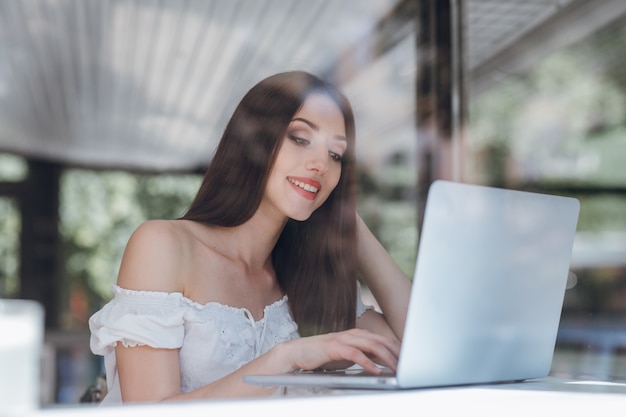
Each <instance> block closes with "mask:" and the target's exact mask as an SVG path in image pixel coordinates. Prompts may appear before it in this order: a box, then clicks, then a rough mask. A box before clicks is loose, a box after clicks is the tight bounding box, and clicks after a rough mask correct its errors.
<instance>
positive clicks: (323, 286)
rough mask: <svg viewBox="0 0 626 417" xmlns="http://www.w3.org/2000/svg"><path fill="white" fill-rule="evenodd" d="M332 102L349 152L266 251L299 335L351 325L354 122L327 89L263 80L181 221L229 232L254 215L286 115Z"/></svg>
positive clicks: (290, 75) (302, 80) (340, 98)
mask: <svg viewBox="0 0 626 417" xmlns="http://www.w3.org/2000/svg"><path fill="white" fill-rule="evenodd" d="M314 92H315V93H317V92H321V93H324V94H326V95H328V96H329V97H330V98H331V99H333V100H334V101H335V102H336V103H337V105H338V106H339V108H340V109H341V111H342V114H343V118H344V121H345V128H346V138H347V141H348V149H347V151H346V153H345V154H344V155H343V156H344V157H343V162H342V170H341V177H340V179H339V183H338V184H337V186H336V187H335V189H334V190H333V192H332V193H331V194H330V196H329V197H328V199H327V200H326V202H325V203H324V204H323V205H322V206H321V207H320V208H319V209H317V210H316V211H315V212H314V213H313V214H312V215H311V216H310V217H309V219H308V220H306V221H302V222H301V221H295V220H292V219H290V220H288V221H287V224H286V226H285V228H284V229H283V232H282V234H281V235H280V237H279V240H278V242H277V244H276V246H275V248H274V250H273V252H272V262H273V266H274V270H275V272H276V277H277V279H278V282H279V284H280V286H281V288H282V290H283V291H284V292H285V294H287V296H288V299H289V305H290V308H291V311H292V314H293V316H294V319H295V320H296V322H297V323H298V326H299V329H300V334H301V335H310V334H318V333H325V332H329V331H339V330H344V329H347V328H351V327H354V324H355V320H356V312H355V309H356V274H357V273H356V212H355V209H356V207H355V206H356V204H355V167H354V145H355V127H354V115H353V112H352V108H351V106H350V103H349V102H348V100H347V99H346V98H345V96H344V95H343V94H342V93H341V92H340V91H338V90H337V89H336V88H335V87H334V86H333V85H331V84H329V83H327V82H325V81H323V80H321V79H319V78H317V77H315V76H313V75H311V74H309V73H306V72H302V71H293V72H285V73H280V74H276V75H273V76H270V77H268V78H266V79H264V80H262V81H260V82H259V83H258V84H256V85H255V86H254V87H252V89H250V91H249V92H248V93H247V94H246V95H245V96H244V97H243V99H242V100H241V102H240V103H239V105H238V106H237V108H236V109H235V112H234V113H233V115H232V117H231V119H230V121H229V123H228V125H227V126H226V129H225V130H224V134H223V135H222V139H221V140H220V143H219V145H218V147H217V150H216V152H215V155H214V157H213V159H212V161H211V163H210V165H209V167H208V169H207V171H206V173H205V176H204V179H203V182H202V185H201V186H200V189H199V190H198V193H197V195H196V197H195V199H194V201H193V202H192V204H191V206H190V207H189V209H188V211H187V213H185V215H184V216H183V217H182V218H183V219H187V220H194V221H199V222H203V223H206V224H212V225H218V226H224V227H234V226H238V225H241V224H243V223H245V222H246V221H247V220H249V219H250V218H251V217H252V216H253V215H254V213H255V212H256V210H257V209H258V207H259V205H260V203H261V199H262V197H263V194H264V192H265V188H266V185H267V180H268V176H269V174H270V171H271V169H272V167H273V165H274V161H275V160H276V156H277V154H278V151H279V149H280V146H281V144H282V141H283V138H284V136H285V134H286V131H287V127H288V125H289V123H290V122H291V120H292V118H293V116H294V115H295V114H296V112H298V110H299V109H300V108H301V107H302V105H303V103H304V101H305V99H306V98H307V97H308V96H309V95H310V94H311V93H314Z"/></svg>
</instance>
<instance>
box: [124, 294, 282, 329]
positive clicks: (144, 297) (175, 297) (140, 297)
mask: <svg viewBox="0 0 626 417" xmlns="http://www.w3.org/2000/svg"><path fill="white" fill-rule="evenodd" d="M113 294H114V295H115V296H118V299H120V298H121V299H122V300H123V299H124V298H126V297H128V298H130V301H131V302H132V303H133V304H136V303H137V302H141V301H144V302H146V303H147V304H152V303H153V302H154V300H159V301H161V300H167V299H171V300H172V301H180V302H182V303H184V304H185V305H187V306H189V307H192V308H194V309H196V310H199V311H202V310H206V309H210V308H213V309H217V310H218V311H223V312H226V313H235V314H241V315H243V316H245V317H249V314H250V312H249V310H248V309H246V308H241V307H233V306H229V305H227V304H222V303H220V302H217V301H209V302H208V303H205V304H202V303H199V302H197V301H194V300H192V299H190V298H188V297H186V296H185V295H184V294H183V293H181V292H178V291H175V292H165V291H147V290H130V289H127V288H123V287H120V286H118V285H113ZM285 304H287V296H286V295H285V296H283V297H282V298H281V299H279V300H276V301H274V302H273V303H271V304H268V305H267V306H265V307H264V308H263V312H264V314H263V317H262V318H261V319H259V320H256V323H262V322H263V321H264V320H265V317H266V316H267V314H268V313H272V312H274V311H275V310H277V309H279V308H282V307H283V306H284V305H285Z"/></svg>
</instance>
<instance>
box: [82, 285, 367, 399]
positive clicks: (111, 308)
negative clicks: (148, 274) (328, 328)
mask: <svg viewBox="0 0 626 417" xmlns="http://www.w3.org/2000/svg"><path fill="white" fill-rule="evenodd" d="M370 308H371V307H369V306H365V305H364V304H363V302H362V301H361V297H360V294H359V297H357V317H358V316H360V315H362V314H363V313H364V312H365V311H366V310H367V309H370ZM89 329H90V331H91V339H90V347H91V351H92V352H93V353H94V354H96V355H102V356H103V357H104V367H105V372H106V379H107V388H108V394H107V395H106V397H105V398H104V399H103V401H102V404H103V405H104V404H119V403H121V402H122V398H121V393H120V386H119V379H118V374H117V364H116V359H115V346H116V345H117V343H122V344H123V345H124V346H137V345H147V346H151V347H154V348H164V349H179V358H180V374H181V387H180V390H181V392H182V393H185V392H189V391H193V390H195V389H197V388H200V387H202V386H204V385H206V384H209V383H211V382H213V381H216V380H218V379H220V378H222V377H224V376H226V375H228V374H230V373H232V372H234V371H236V370H237V369H239V368H240V367H241V366H243V365H245V364H246V363H248V362H250V361H251V360H253V359H255V358H256V357H258V356H260V355H262V354H263V353H265V352H267V351H269V350H270V349H271V348H272V347H274V346H275V345H276V344H278V343H281V342H284V341H287V340H290V339H295V338H297V337H299V334H298V326H297V325H296V323H295V322H294V320H293V318H292V316H291V313H290V311H289V305H288V303H287V297H286V296H285V297H283V298H282V299H281V300H278V301H276V302H274V303H272V304H270V305H268V306H266V307H265V310H264V314H263V318H261V319H260V320H258V321H257V320H255V319H254V318H253V316H252V314H251V313H250V311H248V310H247V309H245V308H234V307H230V306H227V305H223V304H220V303H215V302H210V303H207V304H199V303H197V302H194V301H192V300H190V299H189V298H187V297H185V296H184V295H183V294H182V293H179V292H174V293H166V292H157V291H135V290H128V289H125V288H121V287H119V286H117V285H115V286H113V299H112V300H111V301H109V302H108V303H107V304H106V305H105V306H104V307H102V309H100V310H99V311H97V312H96V313H95V314H94V315H92V316H91V318H90V319H89Z"/></svg>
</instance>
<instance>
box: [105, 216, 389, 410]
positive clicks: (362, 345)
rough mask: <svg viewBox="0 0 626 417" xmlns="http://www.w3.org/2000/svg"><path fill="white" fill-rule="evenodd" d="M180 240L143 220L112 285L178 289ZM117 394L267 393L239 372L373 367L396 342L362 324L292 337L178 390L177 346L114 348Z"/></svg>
mask: <svg viewBox="0 0 626 417" xmlns="http://www.w3.org/2000/svg"><path fill="white" fill-rule="evenodd" d="M181 247H184V242H182V241H181V240H180V239H178V238H177V234H176V231H175V230H173V229H172V228H171V227H170V223H166V222H165V223H163V222H149V223H148V224H146V225H142V226H141V227H140V228H139V229H138V230H137V231H136V232H135V233H134V234H133V236H132V237H131V239H130V240H129V243H128V245H127V248H126V250H125V253H124V258H123V260H122V266H121V268H120V274H119V277H118V285H120V286H121V287H123V288H128V289H133V290H150V291H164V292H180V291H182V290H183V288H182V287H183V285H182V283H181V282H179V280H180V279H181V278H176V277H180V270H181V269H182V268H183V265H184V264H185V260H184V256H185V255H184V252H185V251H184V249H181ZM115 355H116V361H117V368H118V376H119V382H120V388H121V393H122V399H123V401H125V402H129V401H149V402H155V401H164V400H180V399H191V398H209V397H242V396H258V395H267V394H270V393H272V392H273V390H269V389H266V388H264V387H259V386H254V385H249V384H246V383H244V382H243V375H253V374H276V373H283V372H290V371H294V370H297V369H304V370H311V369H316V368H319V367H321V366H323V365H325V364H327V363H330V362H336V361H348V362H351V363H356V364H359V365H361V366H363V367H364V368H365V369H368V370H370V371H371V372H374V373H376V372H378V371H379V369H378V368H377V367H376V365H375V362H380V363H383V364H385V365H387V366H389V367H391V368H394V369H395V367H396V365H397V357H398V355H399V343H398V342H397V341H396V340H395V338H390V337H385V336H382V335H379V334H375V333H372V332H369V331H366V330H362V329H351V330H348V331H345V332H338V333H330V334H325V335H320V336H313V337H308V338H301V339H295V340H291V341H288V342H284V343H281V344H279V345H276V346H275V347H274V348H273V349H271V350H270V351H269V352H267V353H266V354H264V355H262V356H260V357H258V358H257V359H255V360H253V361H251V362H249V363H248V364H246V365H244V366H243V367H241V368H240V369H238V370H237V371H235V372H234V373H232V374H230V375H228V376H226V377H224V378H222V379H220V380H218V381H215V382H214V383H211V384H209V385H206V386H204V387H201V388H199V389H197V390H195V391H193V392H189V393H186V394H181V392H180V385H181V381H180V362H179V351H178V349H159V348H153V347H149V346H135V347H124V346H123V345H122V344H121V343H118V344H117V346H116V348H115Z"/></svg>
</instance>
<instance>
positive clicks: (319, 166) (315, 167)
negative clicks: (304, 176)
mask: <svg viewBox="0 0 626 417" xmlns="http://www.w3.org/2000/svg"><path fill="white" fill-rule="evenodd" d="M329 158H330V157H329V156H328V150H327V149H324V147H323V146H321V147H320V149H316V150H315V151H313V152H311V155H310V158H309V159H308V161H307V164H306V168H307V169H310V170H312V171H315V172H317V173H318V174H320V175H323V174H325V173H326V172H327V171H328V164H329V161H328V160H329Z"/></svg>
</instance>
